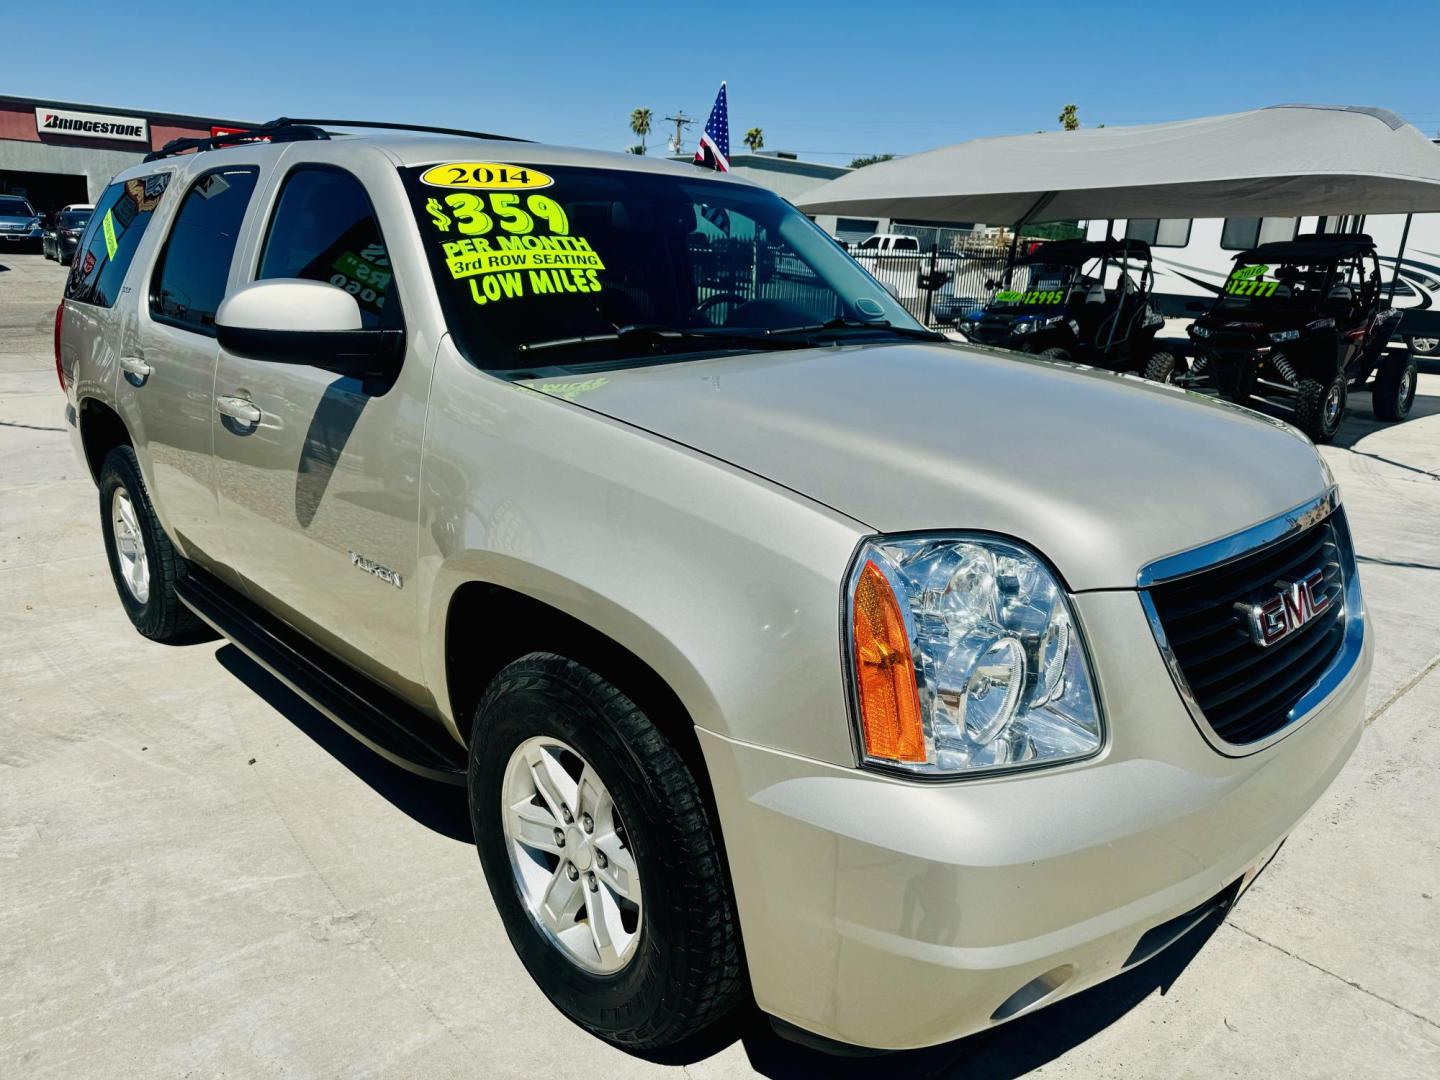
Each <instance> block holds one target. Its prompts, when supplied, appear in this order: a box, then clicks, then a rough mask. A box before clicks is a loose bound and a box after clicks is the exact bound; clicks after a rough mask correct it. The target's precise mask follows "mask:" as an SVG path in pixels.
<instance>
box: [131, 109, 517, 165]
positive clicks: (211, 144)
mask: <svg viewBox="0 0 1440 1080" xmlns="http://www.w3.org/2000/svg"><path fill="white" fill-rule="evenodd" d="M326 127H354V128H381V129H383V130H386V131H424V132H427V133H429V134H432V135H462V136H465V137H466V138H471V139H495V140H499V141H502V142H529V141H530V140H528V139H520V138H516V137H515V136H513V135H495V134H492V133H490V132H486V131H467V130H465V129H464V128H447V127H428V126H426V125H424V124H393V123H389V122H387V121H382V120H312V119H300V118H296V117H289V116H282V117H279V118H278V119H275V120H271V121H270V122H269V123H266V124H256V125H254V126H253V127H248V128H244V129H243V130H240V131H227V132H225V133H224V134H223V135H212V136H211V137H210V138H208V139H171V140H170V141H169V142H167V143H166V144H165V145H164V146H162V147H161V148H160V149H159V150H152V151H151V152H150V153H148V154H146V155H145V160H146V161H158V160H160V159H161V158H167V157H173V156H174V155H176V154H183V153H184V152H185V151H187V150H194V151H195V152H196V153H199V152H200V151H202V150H216V149H218V148H220V147H222V146H232V145H234V144H235V143H244V142H254V141H256V140H260V139H267V140H269V141H270V142H302V141H305V140H309V139H328V138H330V133H329V132H328V131H325V130H324V128H326Z"/></svg>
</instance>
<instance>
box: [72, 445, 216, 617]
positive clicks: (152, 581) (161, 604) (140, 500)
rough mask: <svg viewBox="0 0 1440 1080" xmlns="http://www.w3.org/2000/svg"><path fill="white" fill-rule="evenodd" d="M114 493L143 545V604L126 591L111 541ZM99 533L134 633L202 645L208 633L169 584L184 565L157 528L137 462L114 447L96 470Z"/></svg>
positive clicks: (113, 540)
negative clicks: (124, 502) (124, 500)
mask: <svg viewBox="0 0 1440 1080" xmlns="http://www.w3.org/2000/svg"><path fill="white" fill-rule="evenodd" d="M117 490H123V491H124V492H125V494H126V496H127V497H128V500H129V506H130V508H131V510H132V513H133V517H134V519H135V524H136V526H137V527H138V530H139V534H140V536H141V537H142V538H143V540H144V551H143V553H141V557H142V558H143V559H145V560H146V565H147V566H148V568H149V569H148V575H147V576H148V581H147V586H148V595H146V596H145V597H144V598H143V599H142V598H140V597H139V596H137V595H136V593H135V592H134V591H132V588H131V586H130V585H129V584H128V583H127V582H126V580H125V577H124V574H123V572H122V570H121V555H120V552H119V548H118V546H117V541H116V537H115V522H114V519H113V513H112V511H113V510H114V506H115V496H116V492H117ZM100 529H101V532H102V533H103V535H104V537H105V554H106V556H107V558H108V559H109V561H110V576H111V577H112V578H114V580H115V591H116V592H117V593H119V594H120V604H121V606H122V607H124V609H125V614H126V615H128V616H130V621H131V622H132V623H134V625H135V629H136V630H138V631H140V633H141V634H143V635H144V636H145V637H147V638H149V639H150V640H152V641H164V642H171V643H180V642H190V641H202V640H205V639H207V638H213V637H214V636H215V634H214V632H213V631H212V630H210V628H209V627H208V626H207V625H206V624H205V623H204V622H202V621H201V620H200V618H199V617H198V616H196V615H195V613H194V612H192V611H191V610H190V609H189V608H187V607H186V606H185V605H184V604H182V603H181V602H180V598H179V596H177V595H176V592H175V584H176V582H178V581H179V580H180V578H181V577H182V576H183V575H184V573H185V560H183V559H182V558H180V556H179V555H177V554H176V553H175V549H174V548H173V547H171V545H170V538H169V537H167V536H166V535H165V530H164V529H162V528H161V527H160V522H159V521H158V520H157V519H156V517H155V511H154V509H153V508H152V507H151V505H150V495H149V493H148V492H147V491H146V490H145V481H144V480H143V479H141V476H140V462H139V461H138V460H136V457H135V451H134V450H132V449H131V448H130V447H128V446H117V447H116V448H115V449H113V450H111V451H110V453H108V454H106V455H105V462H104V464H102V465H101V466H100Z"/></svg>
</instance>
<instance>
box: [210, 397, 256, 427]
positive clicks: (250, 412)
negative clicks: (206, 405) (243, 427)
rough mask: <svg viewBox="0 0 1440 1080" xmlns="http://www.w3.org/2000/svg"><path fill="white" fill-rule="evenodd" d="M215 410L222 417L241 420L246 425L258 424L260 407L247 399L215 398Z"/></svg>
mask: <svg viewBox="0 0 1440 1080" xmlns="http://www.w3.org/2000/svg"><path fill="white" fill-rule="evenodd" d="M215 408H216V409H217V410H219V411H220V412H221V413H223V414H224V415H226V416H228V417H231V418H232V419H234V420H241V421H244V422H245V423H247V424H258V423H260V417H261V415H262V413H261V412H260V406H258V405H256V404H255V403H254V402H253V401H251V400H250V399H249V398H243V397H217V398H216V399H215Z"/></svg>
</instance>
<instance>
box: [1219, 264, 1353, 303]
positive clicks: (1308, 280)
mask: <svg viewBox="0 0 1440 1080" xmlns="http://www.w3.org/2000/svg"><path fill="white" fill-rule="evenodd" d="M1333 269H1334V268H1333V267H1331V265H1330V264H1329V263H1320V264H1318V265H1314V266H1306V265H1297V264H1282V265H1280V266H1270V265H1268V264H1266V263H1260V262H1248V261H1246V260H1244V259H1242V260H1240V261H1239V262H1237V263H1236V264H1235V269H1234V270H1232V271H1230V277H1229V278H1227V279H1226V281H1225V288H1224V292H1223V293H1222V295H1221V297H1220V308H1221V309H1222V310H1225V311H1231V310H1240V309H1245V308H1261V309H1267V310H1268V309H1280V308H1318V307H1319V306H1320V305H1321V303H1322V302H1323V301H1324V299H1325V296H1326V295H1327V293H1328V292H1329V291H1330V285H1331V276H1332V273H1331V272H1332V270H1333ZM1342 276H1343V275H1342Z"/></svg>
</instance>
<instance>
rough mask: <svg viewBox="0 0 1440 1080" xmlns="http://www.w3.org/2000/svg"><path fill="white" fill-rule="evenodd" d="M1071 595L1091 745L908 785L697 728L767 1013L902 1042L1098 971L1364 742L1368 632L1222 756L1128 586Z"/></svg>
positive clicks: (1224, 878)
mask: <svg viewBox="0 0 1440 1080" xmlns="http://www.w3.org/2000/svg"><path fill="white" fill-rule="evenodd" d="M1075 602H1076V607H1077V609H1078V612H1079V615H1080V619H1081V622H1082V624H1083V625H1085V627H1086V629H1087V636H1088V638H1089V640H1090V642H1091V645H1092V650H1093V652H1094V660H1095V666H1096V671H1095V673H1096V676H1097V681H1098V682H1099V688H1100V692H1101V695H1102V700H1103V701H1104V703H1105V708H1106V713H1107V717H1108V726H1109V739H1108V743H1107V745H1106V747H1105V750H1104V751H1103V752H1102V754H1101V755H1100V756H1099V757H1097V758H1095V759H1092V760H1090V761H1087V762H1081V763H1078V764H1076V765H1073V766H1066V767H1061V768H1054V769H1048V770H1037V771H1035V772H1031V773H1020V774H1016V775H1013V776H1011V777H1009V778H992V779H977V780H971V781H965V782H953V783H922V782H916V781H907V780H902V779H895V778H891V777H887V776H881V775H878V774H874V773H868V772H864V771H860V770H856V769H844V768H839V767H835V766H831V765H827V764H823V763H819V762H815V761H810V760H806V759H802V758H797V757H793V756H790V755H786V754H781V753H777V752H774V751H771V750H767V749H763V748H760V747H756V746H752V745H747V744H742V743H737V742H734V741H731V740H727V739H725V738H722V737H721V736H718V735H715V734H713V733H710V732H707V731H703V730H702V731H701V732H700V741H701V745H702V747H703V749H704V753H705V759H706V764H707V766H708V768H709V772H710V776H711V780H712V783H713V785H714V789H715V797H716V802H717V806H718V808H719V813H720V819H721V826H722V830H723V833H724V837H725V843H726V848H727V853H728V857H729V862H730V870H731V877H732V881H733V884H734V888H735V895H736V901H737V904H738V908H739V914H740V924H741V929H742V932H743V936H744V942H745V950H746V955H747V960H748V964H749V968H750V975H751V982H752V985H753V988H754V992H755V997H756V1000H757V1002H758V1003H759V1005H760V1007H761V1008H762V1009H764V1010H765V1011H766V1012H768V1013H770V1014H772V1015H775V1016H778V1017H780V1018H781V1019H783V1020H785V1021H788V1022H790V1023H792V1024H795V1025H797V1026H799V1027H801V1028H804V1029H806V1030H808V1031H811V1032H814V1033H816V1034H818V1035H820V1036H823V1037H825V1038H828V1039H833V1040H837V1041H839V1042H843V1043H850V1044H854V1045H860V1046H868V1047H879V1048H886V1049H903V1048H912V1047H920V1046H928V1045H934V1044H936V1043H940V1042H945V1041H948V1040H950V1039H954V1038H958V1037H960V1036H964V1035H968V1034H972V1033H974V1032H977V1031H980V1030H982V1029H984V1028H986V1027H990V1026H993V1025H994V1024H996V1023H1000V1022H1003V1021H1004V1020H1008V1019H1012V1018H1013V1017H1015V1016H1018V1015H1021V1014H1023V1013H1025V1012H1028V1011H1031V1010H1032V1009H1034V1008H1037V1007H1039V1006H1041V1005H1044V1004H1049V1003H1051V1002H1053V1001H1056V1000H1058V999H1060V998H1062V997H1065V996H1068V995H1070V994H1073V993H1075V992H1077V991H1079V990H1083V989H1085V988H1086V987H1088V986H1092V985H1094V984H1095V983H1098V982H1100V981H1102V980H1104V979H1107V978H1109V977H1111V976H1113V975H1116V974H1118V973H1119V972H1120V971H1122V970H1124V969H1125V967H1126V966H1127V965H1128V964H1130V963H1138V962H1141V960H1143V959H1144V949H1143V947H1142V948H1138V949H1137V946H1141V940H1142V938H1146V934H1147V932H1149V931H1152V930H1155V928H1157V927H1159V926H1161V925H1162V924H1166V923H1169V922H1170V921H1171V920H1177V917H1179V916H1182V915H1184V914H1185V913H1187V912H1190V911H1192V910H1193V909H1196V908H1197V907H1200V906H1202V905H1204V904H1206V902H1207V901H1210V900H1212V899H1213V898H1217V897H1222V896H1224V895H1226V890H1227V889H1233V888H1236V887H1238V884H1239V883H1240V882H1241V881H1242V879H1245V878H1246V877H1247V876H1248V875H1250V874H1252V873H1254V872H1255V871H1256V870H1257V869H1258V868H1259V867H1260V866H1261V865H1263V863H1264V861H1265V860H1266V859H1267V858H1268V857H1269V855H1270V854H1271V853H1273V851H1274V850H1275V848H1276V847H1277V845H1278V844H1279V843H1280V842H1281V841H1282V840H1283V839H1284V837H1285V836H1286V835H1287V834H1288V833H1289V832H1290V830H1291V829H1292V828H1293V826H1294V825H1295V823H1296V822H1297V821H1298V820H1299V819H1300V818H1301V817H1302V816H1303V815H1304V813H1305V812H1306V811H1307V810H1308V809H1309V808H1310V806H1311V805H1313V804H1314V802H1315V801H1316V800H1317V799H1318V798H1319V797H1320V795H1321V794H1322V793H1323V792H1324V790H1325V788H1326V787H1327V786H1328V785H1329V783H1330V781H1331V780H1332V779H1333V778H1334V776H1335V775H1336V773H1338V772H1339V770H1340V768H1341V767H1342V766H1343V765H1344V763H1345V761H1346V760H1347V759H1348V758H1349V756H1350V753H1351V751H1352V750H1353V748H1354V746H1355V743H1356V742H1357V741H1358V739H1359V735H1360V731H1361V728H1362V726H1363V706H1364V697H1365V688H1366V684H1367V682H1368V673H1369V666H1370V660H1371V654H1372V650H1373V647H1372V645H1371V643H1370V641H1369V640H1368V639H1367V640H1366V642H1365V645H1364V648H1363V650H1362V652H1361V655H1360V658H1359V660H1358V661H1357V662H1356V663H1355V665H1354V667H1353V668H1352V669H1351V671H1350V673H1349V674H1348V675H1347V676H1346V678H1345V679H1344V681H1343V682H1342V683H1341V685H1340V687H1339V689H1338V691H1337V692H1336V693H1335V694H1334V696H1333V697H1331V698H1330V699H1329V700H1328V701H1327V702H1326V703H1325V705H1324V706H1322V707H1321V708H1320V709H1318V710H1317V711H1316V712H1315V713H1314V714H1312V715H1311V716H1310V717H1309V719H1307V720H1305V721H1304V722H1302V723H1299V724H1297V725H1295V727H1294V729H1293V731H1292V733H1291V734H1290V735H1288V736H1287V737H1286V738H1284V739H1283V740H1281V741H1280V742H1279V743H1278V744H1276V745H1275V746H1273V747H1270V748H1268V749H1267V750H1265V751H1263V752H1261V753H1257V754H1255V755H1253V756H1251V757H1247V758H1241V759H1234V758H1226V757H1224V756H1222V755H1220V754H1218V753H1216V752H1215V751H1214V750H1213V749H1211V748H1210V746H1209V745H1208V744H1207V743H1206V742H1205V740H1204V739H1203V738H1202V737H1201V735H1200V733H1199V731H1198V730H1197V729H1196V727H1195V724H1194V723H1193V721H1192V720H1191V717H1190V715H1189V713H1188V712H1187V711H1186V709H1185V707H1184V705H1183V703H1182V701H1181V700H1180V698H1179V696H1178V694H1177V692H1176V689H1175V685H1174V683H1173V682H1172V681H1171V678H1170V675H1169V673H1168V671H1167V670H1166V669H1165V667H1164V664H1163V662H1162V660H1161V658H1160V655H1159V653H1158V650H1157V648H1156V644H1155V640H1154V638H1153V637H1152V636H1151V634H1150V630H1149V628H1148V626H1147V624H1146V621H1145V617H1144V614H1143V611H1142V609H1141V605H1140V600H1139V597H1138V595H1137V594H1135V593H1129V592H1098V593H1086V594H1080V595H1079V596H1077V597H1076V598H1075ZM1097 646H1098V647H1097ZM1177 921H1183V920H1177ZM1162 933H1163V931H1162ZM1146 940H1147V941H1153V940H1154V935H1151V937H1150V938H1147V939H1146ZM1017 1003H1018V1004H1017Z"/></svg>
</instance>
